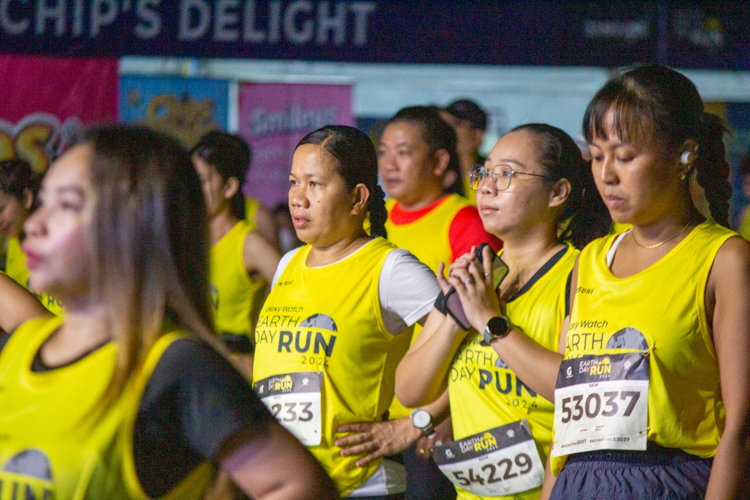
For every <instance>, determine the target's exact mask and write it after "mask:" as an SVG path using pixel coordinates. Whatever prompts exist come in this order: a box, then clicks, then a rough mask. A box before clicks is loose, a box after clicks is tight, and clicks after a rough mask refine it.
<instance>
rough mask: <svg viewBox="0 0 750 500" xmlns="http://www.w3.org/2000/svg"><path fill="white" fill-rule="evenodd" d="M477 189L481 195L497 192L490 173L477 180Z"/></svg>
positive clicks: (490, 194)
mask: <svg viewBox="0 0 750 500" xmlns="http://www.w3.org/2000/svg"><path fill="white" fill-rule="evenodd" d="M478 191H479V192H480V193H482V195H483V196H494V195H495V194H496V193H497V188H496V187H495V179H493V178H492V176H491V175H488V176H485V177H482V180H480V181H479V189H478Z"/></svg>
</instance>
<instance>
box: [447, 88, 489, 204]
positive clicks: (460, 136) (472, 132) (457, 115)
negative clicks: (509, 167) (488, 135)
mask: <svg viewBox="0 0 750 500" xmlns="http://www.w3.org/2000/svg"><path fill="white" fill-rule="evenodd" d="M440 116H441V118H443V120H445V121H446V122H447V123H448V125H450V126H451V127H453V130H454V131H455V132H456V138H457V143H456V153H457V155H458V166H459V170H460V175H461V178H460V180H461V182H462V186H463V192H462V193H461V194H463V195H464V196H465V197H466V198H468V199H469V201H471V202H472V204H474V205H476V193H475V192H474V191H472V189H471V188H470V187H469V181H468V179H469V172H470V171H471V169H472V167H474V165H484V158H483V157H482V156H481V155H480V154H479V148H480V146H481V145H482V141H483V140H484V132H485V130H487V113H486V112H485V111H484V110H483V109H482V108H480V107H479V105H478V104H477V103H475V102H474V101H470V100H468V99H460V100H458V101H455V102H452V103H451V104H449V105H448V106H446V108H445V109H443V110H441V111H440Z"/></svg>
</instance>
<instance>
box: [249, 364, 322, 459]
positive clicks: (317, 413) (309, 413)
mask: <svg viewBox="0 0 750 500" xmlns="http://www.w3.org/2000/svg"><path fill="white" fill-rule="evenodd" d="M322 381H323V373H322V372H299V373H287V374H284V375H274V376H273V377H268V378H264V379H263V380H260V381H258V382H256V383H255V384H253V388H254V389H255V392H256V393H257V394H258V396H259V397H260V399H261V401H263V403H265V405H266V406H267V407H268V409H269V410H271V413H273V416H274V417H276V420H278V421H279V422H280V423H281V425H283V426H284V427H286V428H287V430H289V432H291V433H292V434H294V436H295V437H296V438H297V439H299V440H300V441H301V442H302V444H304V445H305V446H317V445H319V444H320V436H321V421H322V419H321V409H320V388H321V386H322Z"/></svg>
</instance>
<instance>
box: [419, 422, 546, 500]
mask: <svg viewBox="0 0 750 500" xmlns="http://www.w3.org/2000/svg"><path fill="white" fill-rule="evenodd" d="M432 458H433V459H434V460H435V462H436V463H437V464H438V467H440V470H441V471H442V472H443V474H445V476H446V477H447V478H448V479H450V480H451V482H452V483H453V484H455V485H456V486H460V487H461V488H463V489H464V490H466V491H468V492H470V493H473V494H475V495H477V496H480V497H487V496H490V497H494V496H505V495H512V494H514V493H520V492H522V491H527V490H531V489H533V488H537V487H539V486H541V485H542V481H543V480H544V464H542V460H541V459H540V458H539V452H538V451H537V449H536V445H535V444H534V439H533V438H532V437H531V431H529V425H528V423H527V422H526V419H523V420H519V421H518V422H513V423H511V424H507V425H502V426H500V427H495V428H494V429H490V430H488V431H485V432H480V433H479V434H474V435H473V436H469V437H466V438H464V439H460V440H458V441H451V442H449V443H445V444H441V445H437V446H435V450H434V451H433V453H432Z"/></svg>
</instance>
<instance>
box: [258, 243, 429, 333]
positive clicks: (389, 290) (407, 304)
mask: <svg viewBox="0 0 750 500" xmlns="http://www.w3.org/2000/svg"><path fill="white" fill-rule="evenodd" d="M369 244H370V243H367V244H365V245H362V246H361V247H359V248H358V249H357V250H355V251H354V252H352V253H350V254H349V255H347V256H346V257H344V258H343V259H341V260H340V261H337V262H334V263H331V264H328V265H333V264H338V262H342V261H344V260H346V259H350V258H351V257H353V256H354V255H356V254H357V252H359V251H360V250H362V249H363V248H365V247H366V246H367V245H369ZM298 250H299V248H295V249H293V250H290V251H288V252H287V253H286V254H284V256H283V257H282V258H281V260H280V261H279V266H278V267H277V268H276V272H275V273H274V275H273V282H272V284H271V289H273V287H274V286H276V282H278V281H279V278H280V277H281V274H282V273H283V272H284V270H285V269H286V267H287V266H288V265H289V261H291V260H292V257H294V254H295V253H296V252H297V251H298ZM322 267H325V266H322ZM439 293H440V286H439V285H438V283H437V278H435V273H433V272H432V270H431V269H430V268H429V267H427V266H426V265H425V264H423V263H422V262H421V261H420V260H419V259H417V258H416V257H415V256H414V255H412V254H411V253H410V252H409V251H408V250H403V249H396V250H391V252H390V253H389V254H388V256H387V257H386V258H385V262H384V263H383V268H382V269H381V270H380V281H379V282H378V296H379V297H380V312H381V314H382V316H383V323H384V324H385V327H386V329H387V330H388V332H390V333H391V334H393V335H395V334H397V333H401V332H403V331H404V330H406V328H407V327H409V326H411V325H413V324H414V323H416V322H417V321H419V320H420V319H421V318H422V317H423V316H425V315H426V314H427V313H429V312H430V310H431V309H432V305H433V304H434V303H435V299H436V298H437V296H438V294H439Z"/></svg>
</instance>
